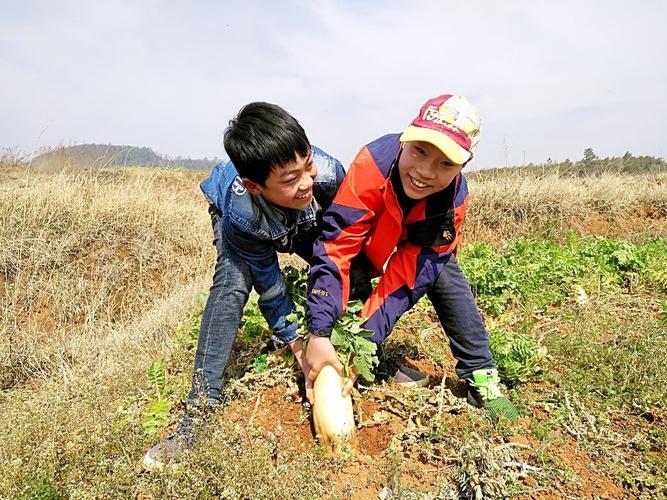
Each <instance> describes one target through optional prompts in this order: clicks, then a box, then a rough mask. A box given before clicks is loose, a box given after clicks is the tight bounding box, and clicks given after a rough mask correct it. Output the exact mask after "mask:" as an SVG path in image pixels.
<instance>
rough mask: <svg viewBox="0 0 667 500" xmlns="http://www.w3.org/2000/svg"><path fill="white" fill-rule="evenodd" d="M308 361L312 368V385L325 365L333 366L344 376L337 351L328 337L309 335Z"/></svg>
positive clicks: (310, 374)
mask: <svg viewBox="0 0 667 500" xmlns="http://www.w3.org/2000/svg"><path fill="white" fill-rule="evenodd" d="M306 360H307V362H308V366H309V367H310V373H309V375H308V377H309V378H310V383H311V384H313V383H315V379H316V378H317V376H318V375H319V374H320V370H321V369H322V368H324V366H325V365H331V366H333V367H334V368H335V369H336V371H337V372H338V374H339V375H340V376H341V377H342V376H343V365H342V364H341V362H340V361H339V360H338V356H336V350H335V349H334V346H333V345H331V340H329V338H328V337H318V336H316V335H309V337H308V347H307V349H306Z"/></svg>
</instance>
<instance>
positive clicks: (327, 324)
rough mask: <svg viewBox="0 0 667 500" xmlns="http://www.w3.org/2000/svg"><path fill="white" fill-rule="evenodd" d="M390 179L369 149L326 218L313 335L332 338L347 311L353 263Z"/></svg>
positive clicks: (314, 285)
mask: <svg viewBox="0 0 667 500" xmlns="http://www.w3.org/2000/svg"><path fill="white" fill-rule="evenodd" d="M384 182H385V178H384V176H383V175H382V173H381V172H380V170H379V169H378V168H377V166H376V165H375V162H374V161H373V159H372V157H371V155H370V152H369V151H368V148H367V147H364V148H363V149H362V150H361V151H360V152H359V154H358V155H357V157H356V158H355V160H354V162H353V163H352V165H351V166H350V170H349V171H348V173H347V175H346V176H345V178H344V179H343V182H342V183H341V186H340V188H339V189H338V192H337V193H336V196H335V198H334V200H333V203H332V204H331V206H330V207H329V209H328V210H327V211H326V213H325V214H324V216H323V218H322V226H323V227H322V235H321V236H320V238H318V239H317V241H316V242H315V245H314V247H313V259H312V261H311V267H310V282H309V287H308V300H307V306H308V307H307V310H308V330H309V331H310V332H311V333H313V334H314V335H317V336H329V335H330V334H331V330H332V329H333V326H334V324H335V322H336V320H337V319H338V317H339V316H340V315H341V314H342V313H343V311H344V310H345V308H346V306H347V301H348V297H349V294H350V263H351V261H352V259H353V258H354V257H355V256H356V255H357V254H358V253H359V252H360V250H361V246H362V244H363V242H364V239H365V237H366V234H367V233H368V231H369V229H370V224H371V220H372V219H373V217H374V216H375V209H376V207H377V206H378V205H379V204H380V203H381V202H382V193H381V192H380V189H379V188H380V186H382V184H384Z"/></svg>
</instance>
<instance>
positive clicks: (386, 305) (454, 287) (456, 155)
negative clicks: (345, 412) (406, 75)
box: [306, 94, 516, 419]
mask: <svg viewBox="0 0 667 500" xmlns="http://www.w3.org/2000/svg"><path fill="white" fill-rule="evenodd" d="M479 130H480V122H479V117H478V114H477V112H476V111H475V110H474V108H473V107H472V106H471V105H470V103H469V102H468V101H467V99H465V98H464V97H462V96H457V95H449V94H447V95H441V96H438V97H435V98H433V99H430V100H429V101H427V102H426V103H425V104H424V105H423V106H422V108H421V110H420V112H419V115H418V116H417V117H416V118H415V119H414V120H413V121H412V123H411V124H410V125H409V126H408V127H407V128H406V130H405V131H404V132H403V134H402V135H399V134H390V135H386V136H383V137H381V138H379V139H377V140H375V141H373V142H372V143H370V144H368V145H367V146H365V147H364V148H363V149H362V150H361V151H360V152H359V154H358V155H357V157H356V158H355V160H354V162H353V163H352V165H351V167H350V170H349V171H348V173H347V175H346V176H345V179H344V180H343V183H342V184H341V186H340V188H339V190H338V192H337V194H336V197H335V198H334V201H333V203H332V204H331V206H330V207H329V209H328V210H327V212H326V213H325V215H324V217H323V226H322V236H321V237H320V238H319V239H318V240H317V241H316V243H315V246H314V250H313V253H314V256H313V260H312V261H311V270H310V273H311V277H310V288H309V297H308V328H309V332H310V340H309V344H308V348H307V351H306V360H307V362H308V365H309V366H310V374H309V377H310V379H311V381H314V380H315V378H316V377H317V375H318V373H319V371H320V369H321V368H322V366H324V365H325V364H331V365H333V366H334V367H336V368H337V369H338V370H339V371H340V370H341V365H340V363H339V362H338V360H337V358H336V355H335V351H334V348H333V346H332V345H331V342H330V341H329V336H330V334H331V330H332V328H333V325H334V323H335V322H336V320H337V319H338V317H339V316H340V315H341V314H342V312H343V311H344V309H345V307H346V305H347V302H348V299H349V296H350V263H351V261H352V259H353V258H357V259H359V256H362V258H363V259H362V260H365V262H366V266H367V270H368V272H369V274H370V275H371V276H373V275H374V276H380V281H379V283H378V285H377V286H376V287H375V289H373V290H372V292H370V296H369V297H368V299H367V300H366V301H365V304H364V308H363V311H362V316H363V317H365V318H367V321H366V324H365V327H366V328H368V329H369V330H372V331H373V332H374V335H373V336H372V337H371V340H373V341H374V342H376V343H377V344H382V342H383V341H384V340H385V338H386V337H387V336H388V335H389V333H390V332H391V330H392V328H393V327H394V325H395V323H396V321H398V319H399V318H400V317H401V315H402V314H403V313H405V312H406V311H407V310H408V309H410V308H411V307H412V306H413V305H414V304H415V303H416V302H417V301H418V300H419V299H420V298H421V297H422V296H423V295H424V294H427V295H428V296H429V298H430V299H431V302H432V303H433V306H434V307H435V310H436V312H437V314H438V318H439V319H440V322H441V324H442V326H443V328H444V330H445V332H446V334H447V336H448V337H449V340H450V345H451V348H452V353H453V354H454V357H455V358H456V359H457V364H456V371H457V374H458V375H459V376H460V377H461V378H463V379H465V380H466V381H467V383H468V387H469V392H468V400H469V402H470V403H472V404H474V405H475V406H478V407H484V408H485V409H487V410H488V412H489V413H490V414H491V416H492V417H497V416H498V415H504V416H506V417H508V418H510V419H514V418H516V409H515V408H514V406H513V405H512V404H511V403H510V402H509V401H508V400H507V399H506V398H504V397H503V396H502V394H501V391H500V385H499V377H498V372H497V370H496V368H495V364H494V361H493V356H492V355H491V352H490V351H489V335H488V332H487V331H486V328H485V327H484V324H483V322H482V318H481V316H480V314H479V311H478V309H477V306H476V304H475V301H474V298H473V296H472V293H471V291H470V286H469V284H468V281H467V280H466V278H465V276H464V275H463V272H462V271H461V268H460V267H459V265H458V263H457V261H456V251H457V249H458V246H459V244H460V242H461V225H462V223H463V219H464V216H465V211H466V206H467V203H468V190H467V185H466V181H465V178H464V177H463V174H462V173H461V170H462V169H463V167H464V166H465V165H466V164H467V163H468V162H469V161H470V160H471V158H472V156H473V152H474V150H475V147H476V145H477V142H478V140H479ZM369 289H370V287H369ZM387 367H388V370H387ZM385 370H387V371H389V373H387V375H388V376H390V377H391V378H392V379H393V380H394V381H396V382H399V383H401V384H402V385H404V386H405V385H414V386H418V385H425V384H426V383H428V377H426V375H424V374H423V373H421V372H418V371H416V370H412V369H409V368H408V367H405V366H399V365H397V364H395V363H389V364H388V365H385ZM355 378H356V376H355V375H353V377H352V378H351V379H350V380H348V382H347V384H346V386H345V389H344V392H348V391H349V389H350V388H351V387H352V384H353V383H354V379H355Z"/></svg>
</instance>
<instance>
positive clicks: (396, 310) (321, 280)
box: [307, 134, 468, 343]
mask: <svg viewBox="0 0 667 500" xmlns="http://www.w3.org/2000/svg"><path fill="white" fill-rule="evenodd" d="M399 137H400V134H390V135H385V136H384V137H381V138H379V139H377V140H375V141H373V142H371V143H370V144H368V145H366V146H365V147H364V148H363V149H362V150H361V151H360V152H359V154H358V155H357V157H356V158H355V160H354V161H353V163H352V165H351V166H350V169H349V171H348V173H347V175H346V176H345V178H344V179H343V182H342V184H341V186H340V188H339V189H338V192H337V193H336V196H335V198H334V200H333V203H332V204H331V206H330V207H329V209H328V210H327V211H326V213H325V214H324V216H323V225H322V229H323V230H322V235H321V236H320V238H319V239H318V240H317V241H316V242H315V245H314V249H313V260H312V261H311V268H310V285H309V290H308V292H309V293H308V301H307V305H308V308H307V309H308V328H309V331H310V332H312V333H313V334H315V335H324V336H326V335H329V334H330V333H331V330H332V329H333V326H334V324H335V322H336V320H337V319H338V317H339V316H340V315H341V314H342V313H343V312H344V310H345V308H346V306H347V302H348V298H349V294H350V262H351V261H352V259H353V258H354V257H355V256H357V255H358V254H359V253H361V252H363V253H364V254H365V255H366V257H367V261H368V262H370V264H371V265H372V267H373V269H372V270H371V273H372V274H373V273H374V274H375V275H376V276H381V277H380V281H379V283H378V285H377V286H376V287H375V289H374V290H373V292H372V293H371V295H370V297H369V298H368V300H367V301H366V303H365V304H364V308H363V310H362V316H363V317H365V318H367V321H366V324H365V326H366V328H368V329H369V330H372V331H373V332H374V335H373V336H372V337H371V340H373V341H374V342H378V343H379V342H382V341H383V340H384V339H385V338H386V336H387V335H388V334H389V333H390V332H391V329H392V328H393V326H394V324H395V323H396V321H398V318H400V317H401V315H402V314H403V313H404V312H405V311H407V310H408V309H410V308H411V307H412V306H413V305H414V304H415V303H416V302H417V301H418V300H419V298H420V297H421V296H422V295H423V294H424V293H425V292H426V291H427V289H428V288H429V286H430V285H432V284H433V283H435V280H436V279H437V278H438V276H439V275H440V272H441V271H442V269H443V268H444V266H445V264H446V263H447V261H448V260H449V258H450V256H451V255H452V253H454V252H455V251H456V249H457V247H458V245H459V244H460V242H461V236H462V234H461V225H462V224H463V219H464V216H465V211H466V207H467V204H468V188H467V184H466V181H465V178H464V176H463V175H462V174H458V175H457V176H456V177H455V178H454V180H453V181H452V182H451V184H450V185H449V186H448V187H446V188H445V189H444V190H442V191H440V192H438V193H435V194H432V195H430V196H427V197H426V198H424V199H423V200H420V201H419V202H417V203H416V204H415V205H414V206H413V207H412V208H411V209H410V210H409V212H408V213H407V214H404V213H403V211H402V209H401V206H400V204H399V202H398V199H397V196H396V191H395V188H394V186H393V185H392V183H393V182H394V181H392V178H391V172H392V169H393V168H398V157H399V154H400V151H401V147H402V146H401V143H400V141H399ZM399 182H400V181H399Z"/></svg>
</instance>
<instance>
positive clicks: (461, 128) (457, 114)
mask: <svg viewBox="0 0 667 500" xmlns="http://www.w3.org/2000/svg"><path fill="white" fill-rule="evenodd" d="M479 132H480V119H479V115H478V114H477V111H475V108H473V107H472V105H471V104H470V102H468V100H467V99H466V98H465V97H463V96H460V95H449V94H445V95H441V96H438V97H434V98H433V99H429V100H428V101H426V103H425V104H424V105H423V106H422V107H421V109H420V110H419V114H418V115H417V117H416V118H415V119H414V120H412V123H410V125H408V127H407V128H406V129H405V131H404V132H403V134H402V135H401V138H400V140H401V142H409V141H425V142H428V143H430V144H433V145H434V146H436V147H437V148H438V149H440V151H442V152H443V153H444V154H445V156H447V158H449V159H450V160H451V161H452V162H454V163H457V164H459V165H461V164H464V163H466V162H467V161H468V160H470V158H472V155H473V152H474V150H475V147H476V146H477V143H478V142H479Z"/></svg>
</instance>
